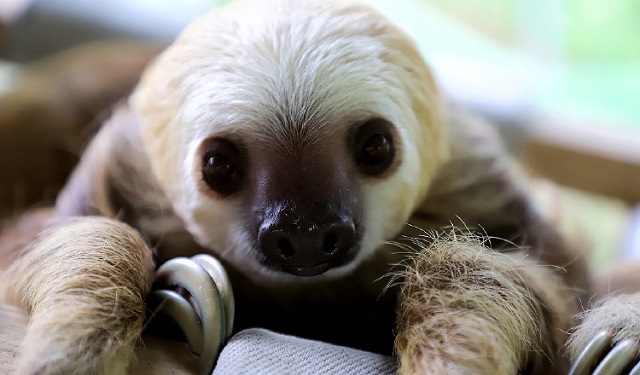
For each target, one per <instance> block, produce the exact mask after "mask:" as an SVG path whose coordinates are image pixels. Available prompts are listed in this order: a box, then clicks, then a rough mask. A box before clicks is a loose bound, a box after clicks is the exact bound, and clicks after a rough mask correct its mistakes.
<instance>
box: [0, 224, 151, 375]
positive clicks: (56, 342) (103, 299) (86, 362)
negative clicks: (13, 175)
mask: <svg viewBox="0 0 640 375" xmlns="http://www.w3.org/2000/svg"><path fill="white" fill-rule="evenodd" d="M153 268H154V264H153V261H152V259H151V251H150V250H149V248H148V247H147V245H146V243H145V241H144V240H143V239H142V238H141V237H140V235H139V234H137V233H136V232H135V231H133V230H132V229H131V228H130V227H128V226H127V225H125V224H122V223H119V222H115V221H112V220H109V219H105V218H89V217H87V218H81V219H75V220H71V221H69V222H67V223H64V224H60V225H56V226H54V227H53V228H51V229H48V230H46V231H44V232H42V233H40V234H39V235H38V236H37V238H36V239H35V240H34V241H33V242H32V243H31V244H30V245H28V246H27V247H26V248H24V250H23V253H22V255H21V256H20V257H19V260H18V261H16V262H14V263H13V264H12V265H11V267H10V268H9V269H8V270H7V271H6V272H5V273H4V274H2V275H1V276H0V285H9V286H10V287H9V288H8V289H5V288H3V289H0V302H2V303H9V304H14V305H16V306H19V307H22V308H24V309H25V310H27V311H29V313H30V315H31V319H30V323H29V327H28V330H27V334H26V336H25V338H24V341H23V343H22V354H21V356H20V358H19V359H18V364H17V365H16V373H17V374H125V373H126V369H127V367H128V365H129V363H130V361H131V358H132V354H133V347H134V345H135V344H136V342H137V341H138V340H139V338H140V333H141V330H142V322H143V320H144V316H145V314H144V309H145V304H144V297H145V295H146V294H147V292H148V291H149V287H150V285H151V275H152V271H153Z"/></svg>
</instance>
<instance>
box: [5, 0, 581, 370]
mask: <svg viewBox="0 0 640 375" xmlns="http://www.w3.org/2000/svg"><path fill="white" fill-rule="evenodd" d="M527 189H528V188H527V181H526V178H525V176H524V174H523V173H522V172H521V171H520V170H519V168H518V166H517V165H515V164H514V162H513V161H512V160H511V159H510V158H509V156H508V155H507V153H506V152H505V150H504V148H503V147H502V145H501V143H500V140H499V136H498V135H497V133H496V132H495V130H494V129H493V128H492V127H491V126H490V125H488V124H486V123H485V122H483V121H482V120H479V119H477V118H475V117H473V116H471V115H469V114H466V113H464V112H463V111H462V110H459V109H457V108H455V107H453V106H451V105H449V104H447V103H446V101H445V99H443V98H442V96H441V95H440V93H439V91H438V89H437V84H436V81H435V79H434V77H433V76H432V74H431V72H430V70H429V68H428V66H427V65H426V63H425V61H424V60H423V58H422V57H421V55H420V52H419V51H418V49H417V47H416V45H415V44H414V42H413V41H412V39H411V38H410V37H409V36H408V35H407V34H406V33H405V32H404V31H403V30H401V29H400V28H399V27H397V26H395V25H394V24H393V23H391V22H390V21H389V20H387V19H386V18H385V17H384V16H383V15H381V14H379V13H378V12H377V11H376V10H373V9H371V8H369V7H368V6H366V5H363V4H359V3H351V2H347V1H327V0H308V1H294V0H273V1H250V0H249V1H236V2H232V3H231V4H230V5H227V6H226V7H224V8H221V9H217V10H215V11H213V12H211V13H209V14H206V15H204V16H202V17H201V18H199V19H198V20H196V21H195V22H194V23H192V24H191V25H190V26H188V27H187V28H186V30H185V31H184V32H183V33H182V34H181V35H180V36H179V37H178V38H177V40H176V41H175V42H174V43H173V44H172V45H171V46H169V47H168V48H167V49H166V50H165V51H164V52H163V53H161V54H160V55H159V56H158V57H157V58H156V59H155V60H154V61H153V62H152V63H151V64H150V65H149V66H148V67H147V69H146V70H145V72H144V73H143V74H142V77H141V79H140V81H139V83H138V84H137V86H136V88H135V89H134V91H133V92H132V94H131V95H130V96H129V97H128V98H127V100H126V101H123V102H122V103H121V104H120V105H118V106H117V108H115V109H114V111H113V114H112V116H111V117H110V119H108V120H107V121H106V122H105V123H104V124H103V126H102V128H101V129H100V131H99V132H98V134H97V135H96V136H95V138H94V139H93V140H92V142H91V143H90V144H89V146H88V147H87V149H86V150H85V152H84V153H83V155H82V157H81V159H80V162H79V164H78V165H77V167H76V169H75V171H74V172H73V174H72V175H71V176H70V178H69V180H68V182H67V184H66V185H65V187H64V188H63V190H62V191H61V192H60V194H59V196H58V199H57V201H56V204H55V206H54V207H53V208H52V209H51V210H48V211H40V212H37V213H26V214H25V216H23V217H22V218H20V219H18V220H16V221H15V222H14V223H13V224H12V225H11V226H9V227H8V228H5V230H4V231H3V233H2V236H1V237H0V249H1V250H0V251H1V252H0V266H1V267H2V268H0V269H2V270H3V271H2V273H1V274H0V277H1V278H2V280H1V283H0V300H1V301H3V302H5V303H12V304H15V305H18V306H20V307H22V308H24V309H26V310H27V311H29V312H30V314H31V320H30V326H29V330H28V331H27V337H26V338H25V340H24V342H23V354H22V355H21V357H20V358H19V359H18V365H17V366H18V367H17V368H18V373H24V374H28V373H29V374H35V373H38V374H49V373H51V374H53V373H97V374H102V373H115V374H120V373H125V372H126V369H127V368H128V366H129V364H130V363H131V361H132V356H133V347H134V346H135V345H136V343H137V341H138V340H139V339H140V332H141V329H142V328H141V326H142V320H143V318H144V297H145V294H146V293H147V292H148V290H149V287H150V283H151V281H150V280H151V279H152V274H153V270H154V267H155V264H156V263H158V264H159V263H162V262H165V261H166V260H168V259H171V258H174V257H177V256H189V255H193V254H197V253H210V254H213V255H215V256H216V257H217V258H219V259H220V260H221V261H222V262H223V263H224V265H225V267H226V269H227V271H228V273H229V276H230V279H231V282H232V285H233V288H234V293H235V299H236V314H237V315H236V323H235V327H234V330H236V331H237V330H241V329H244V328H247V327H265V328H268V329H272V330H275V331H278V332H282V333H286V334H292V335H297V336H301V337H307V338H312V339H317V340H323V341H327V342H332V343H336V344H340V345H346V346H350V347H354V348H359V349H364V350H369V351H374V352H379V353H385V354H389V355H390V354H395V355H396V356H397V359H398V364H399V367H398V371H399V373H402V374H410V373H430V374H431V373H433V374H516V373H526V374H543V373H544V374H562V373H566V372H567V370H568V367H569V359H568V355H567V354H566V348H565V345H566V343H567V340H568V336H569V332H570V330H571V329H572V327H574V326H575V325H576V323H577V320H576V314H577V313H578V312H579V311H580V309H581V307H582V305H583V302H582V301H583V300H584V297H586V296H588V295H589V293H590V288H591V287H590V276H589V274H588V267H587V263H586V262H587V261H586V259H585V256H584V254H583V253H582V252H581V251H580V250H579V249H576V248H574V247H572V246H570V245H569V244H568V243H566V242H565V241H564V240H563V238H562V237H561V236H560V235H559V234H558V232H557V231H556V230H555V229H554V227H553V225H552V223H550V222H548V221H547V220H545V218H544V217H543V216H542V214H541V213H540V212H539V210H538V209H537V207H536V205H535V204H534V202H533V200H532V198H531V196H530V194H529V192H528V190H527ZM451 225H454V226H456V225H457V226H460V227H461V228H462V229H460V230H455V229H453V230H449V229H444V230H443V229H442V228H446V227H448V226H451ZM390 275H391V276H390ZM581 345H582V344H581ZM578 350H579V349H578Z"/></svg>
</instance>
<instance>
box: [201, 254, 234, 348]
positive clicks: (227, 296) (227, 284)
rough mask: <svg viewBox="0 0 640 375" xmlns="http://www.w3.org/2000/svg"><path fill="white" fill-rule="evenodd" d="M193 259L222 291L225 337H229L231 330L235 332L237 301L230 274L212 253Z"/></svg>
mask: <svg viewBox="0 0 640 375" xmlns="http://www.w3.org/2000/svg"><path fill="white" fill-rule="evenodd" d="M191 259H193V261H194V262H196V263H198V264H199V265H200V266H202V268H204V269H205V271H207V273H209V276H211V278H212V279H213V281H214V282H215V283H216V286H217V287H218V290H219V291H220V295H221V296H222V302H223V307H224V312H225V318H226V330H225V333H226V335H225V339H228V338H229V336H230V335H231V332H233V320H234V317H235V301H234V299H233V290H232V288H231V281H230V280H229V276H227V272H226V271H225V269H224V267H223V266H222V263H220V262H219V261H218V260H217V259H216V258H214V257H212V256H211V255H207V254H199V255H195V256H193V257H191Z"/></svg>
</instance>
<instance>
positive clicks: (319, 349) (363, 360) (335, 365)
mask: <svg viewBox="0 0 640 375" xmlns="http://www.w3.org/2000/svg"><path fill="white" fill-rule="evenodd" d="M395 371H396V363H395V360H394V359H393V358H392V357H387V356H384V355H381V354H375V353H369V352H365V351H361V350H356V349H351V348H346V347H342V346H337V345H332V344H327V343H324V342H319V341H312V340H307V339H301V338H298V337H292V336H287V335H282V334H279V333H275V332H271V331H268V330H265V329H257V328H252V329H247V330H244V331H242V332H239V333H238V334H236V335H235V336H233V337H232V338H231V340H229V342H228V343H227V345H226V346H225V348H224V349H223V350H222V353H221V354H220V357H219V358H218V362H217V365H216V367H215V369H214V370H213V375H237V374H274V375H275V374H278V375H280V374H301V375H303V374H309V375H312V374H313V375H320V374H327V375H339V374H345V375H346V374H349V375H353V374H362V375H365V374H367V375H370V374H394V373H395Z"/></svg>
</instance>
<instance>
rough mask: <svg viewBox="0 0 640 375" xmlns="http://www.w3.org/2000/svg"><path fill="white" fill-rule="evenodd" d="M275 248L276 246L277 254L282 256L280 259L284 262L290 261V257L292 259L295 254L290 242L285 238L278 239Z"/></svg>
mask: <svg viewBox="0 0 640 375" xmlns="http://www.w3.org/2000/svg"><path fill="white" fill-rule="evenodd" d="M277 246H278V252H279V253H280V255H281V256H282V258H283V259H285V260H286V259H291V257H293V255H294V254H295V250H294V249H293V245H292V244H291V241H289V240H288V239H286V238H281V239H279V240H278V243H277Z"/></svg>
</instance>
